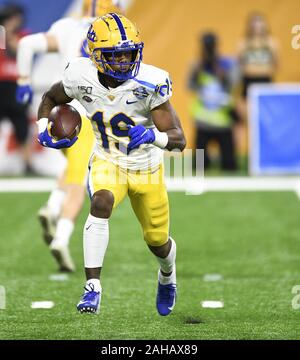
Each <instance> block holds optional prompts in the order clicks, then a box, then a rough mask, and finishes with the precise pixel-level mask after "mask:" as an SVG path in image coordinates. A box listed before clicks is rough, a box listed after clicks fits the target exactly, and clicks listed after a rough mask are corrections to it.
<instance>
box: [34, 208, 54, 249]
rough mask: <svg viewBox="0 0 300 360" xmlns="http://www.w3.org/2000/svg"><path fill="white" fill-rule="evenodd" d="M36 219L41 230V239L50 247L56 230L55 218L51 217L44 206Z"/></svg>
mask: <svg viewBox="0 0 300 360" xmlns="http://www.w3.org/2000/svg"><path fill="white" fill-rule="evenodd" d="M38 219H39V221H40V224H41V226H42V229H43V238H44V241H45V243H46V244H47V245H50V244H51V242H52V240H53V238H54V235H55V230H56V224H57V217H55V216H53V215H52V214H51V213H50V211H49V209H48V207H47V206H46V205H45V206H43V207H41V208H40V210H39V212H38Z"/></svg>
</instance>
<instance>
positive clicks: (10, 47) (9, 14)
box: [0, 4, 33, 174]
mask: <svg viewBox="0 0 300 360" xmlns="http://www.w3.org/2000/svg"><path fill="white" fill-rule="evenodd" d="M23 23H24V12H23V9H22V8H21V7H20V6H18V5H14V4H9V5H4V6H2V7H0V25H1V26H3V27H4V29H5V39H6V41H5V49H0V121H2V120H5V119H8V120H10V121H11V123H12V125H13V127H14V131H15V136H16V140H17V143H18V145H19V147H20V152H21V156H22V158H23V163H24V169H25V174H32V173H33V170H32V169H31V166H30V154H31V148H30V141H29V128H30V122H29V117H28V106H27V105H25V104H19V103H17V101H16V97H15V93H16V88H17V76H18V72H17V66H16V53H17V46H18V42H19V40H20V38H21V37H22V36H24V35H25V32H23V31H22V27H23Z"/></svg>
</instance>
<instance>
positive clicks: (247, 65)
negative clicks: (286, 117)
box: [236, 12, 278, 153]
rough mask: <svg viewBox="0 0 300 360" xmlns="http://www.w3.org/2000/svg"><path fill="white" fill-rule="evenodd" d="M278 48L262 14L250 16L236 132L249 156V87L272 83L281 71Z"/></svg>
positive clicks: (242, 55)
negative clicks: (278, 70) (276, 74)
mask: <svg viewBox="0 0 300 360" xmlns="http://www.w3.org/2000/svg"><path fill="white" fill-rule="evenodd" d="M277 52H278V45H277V42H276V41H275V39H274V38H273V37H271V35H270V30H269V27H268V25H267V21H266V19H265V17H264V16H263V15H262V14H260V13H257V12H256V13H252V14H250V15H249V16H248V20H247V23H246V30H245V36H244V38H243V39H242V40H241V42H240V43H239V46H238V63H239V72H240V82H241V85H240V87H241V89H240V95H241V96H240V99H239V101H238V103H237V107H238V112H239V115H240V118H241V120H242V121H241V122H240V123H239V126H238V127H237V128H236V135H237V138H236V139H237V141H238V142H239V144H238V147H239V149H240V150H241V152H245V153H246V152H247V149H246V148H247V146H245V145H246V144H247V96H248V90H249V86H250V85H251V84H257V83H271V82H272V81H273V79H274V76H275V73H276V70H277V67H278V56H277Z"/></svg>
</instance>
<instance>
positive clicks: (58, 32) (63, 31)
mask: <svg viewBox="0 0 300 360" xmlns="http://www.w3.org/2000/svg"><path fill="white" fill-rule="evenodd" d="M69 28H70V19H68V18H67V19H61V20H59V21H56V22H55V23H54V24H53V25H52V26H51V27H50V29H49V30H48V31H47V35H50V36H52V37H54V38H55V40H56V43H57V47H58V51H59V52H61V51H62V49H63V48H64V46H66V44H67V43H68V37H69V31H68V29H69Z"/></svg>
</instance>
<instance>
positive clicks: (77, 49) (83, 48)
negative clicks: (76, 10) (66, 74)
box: [47, 17, 95, 115]
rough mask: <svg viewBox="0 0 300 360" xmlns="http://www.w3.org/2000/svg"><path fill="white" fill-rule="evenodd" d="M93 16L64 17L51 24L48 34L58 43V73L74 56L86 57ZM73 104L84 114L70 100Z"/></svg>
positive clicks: (81, 109)
mask: <svg viewBox="0 0 300 360" xmlns="http://www.w3.org/2000/svg"><path fill="white" fill-rule="evenodd" d="M94 20H95V18H91V17H90V18H81V19H73V18H64V19H60V20H58V21H56V22H54V23H53V24H52V26H51V27H50V29H49V30H48V32H47V33H48V34H50V35H52V36H54V37H55V38H56V41H57V43H58V52H59V55H60V67H61V69H60V73H62V72H63V70H64V68H65V67H66V66H67V64H68V63H69V62H70V61H71V60H72V59H74V58H75V57H79V56H84V57H88V47H87V46H88V45H87V39H86V35H87V32H88V29H89V27H90V25H91V23H92V22H93V21H94ZM71 105H72V106H74V107H75V108H76V109H77V110H78V111H79V112H80V113H81V114H83V115H85V110H84V109H83V108H82V106H80V104H78V102H77V101H72V103H71Z"/></svg>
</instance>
